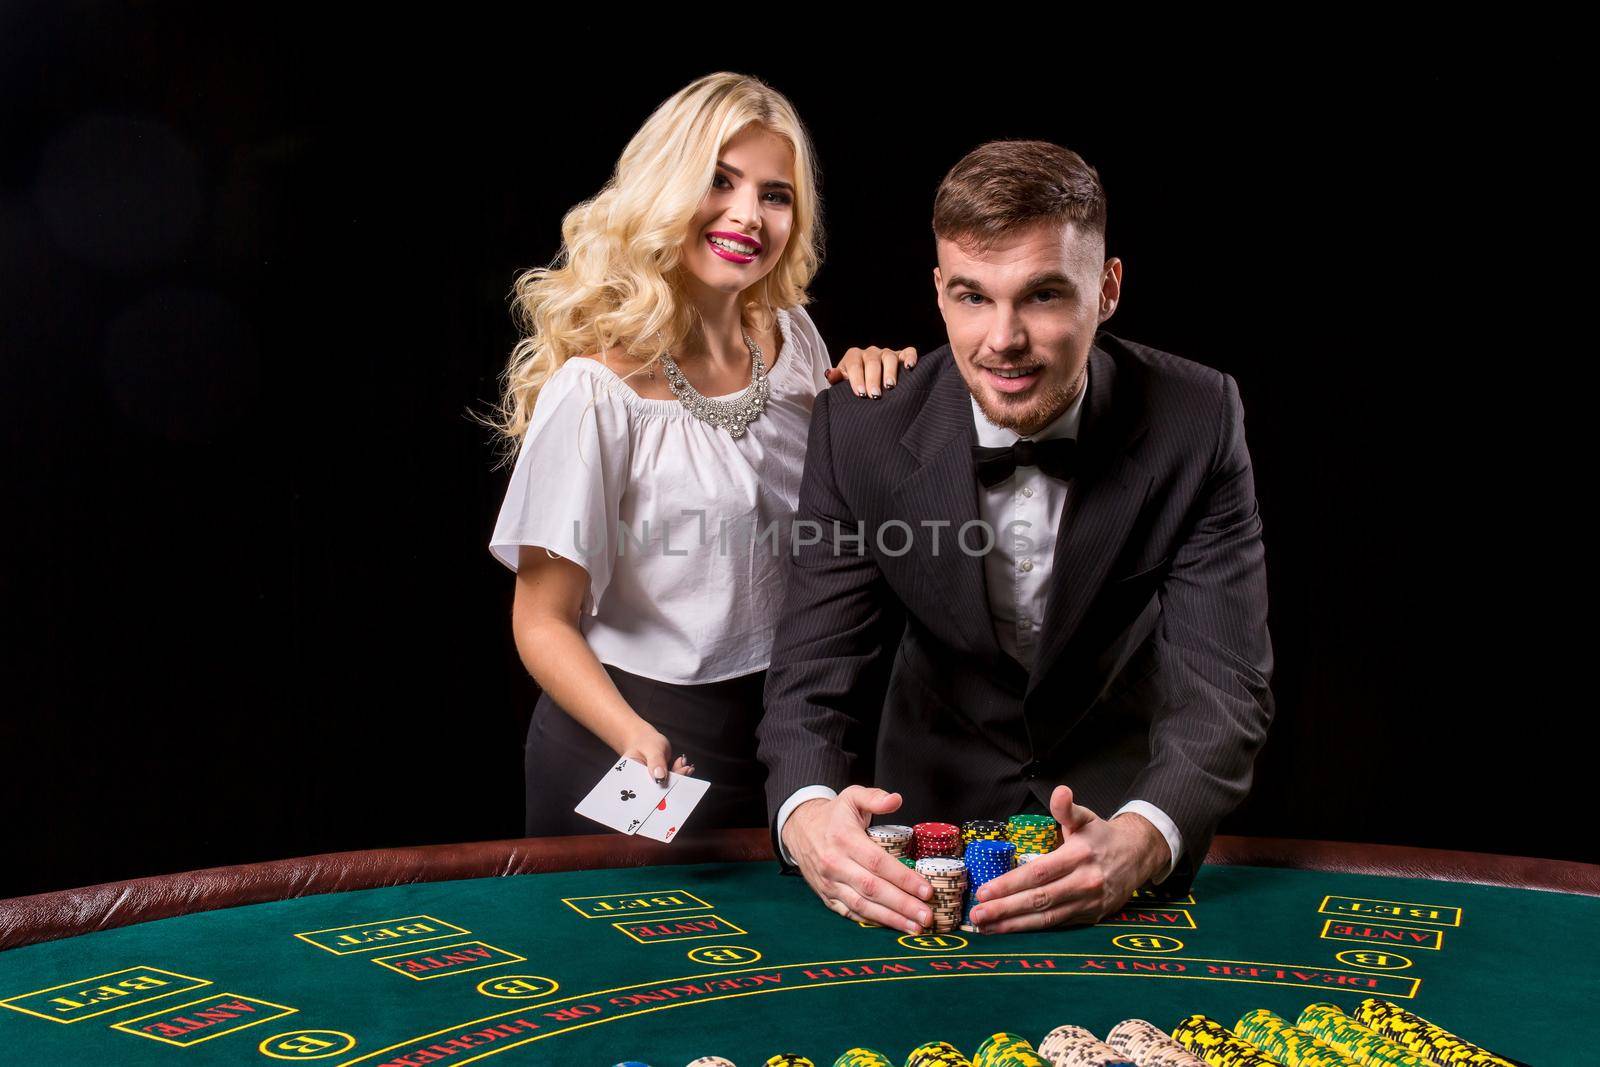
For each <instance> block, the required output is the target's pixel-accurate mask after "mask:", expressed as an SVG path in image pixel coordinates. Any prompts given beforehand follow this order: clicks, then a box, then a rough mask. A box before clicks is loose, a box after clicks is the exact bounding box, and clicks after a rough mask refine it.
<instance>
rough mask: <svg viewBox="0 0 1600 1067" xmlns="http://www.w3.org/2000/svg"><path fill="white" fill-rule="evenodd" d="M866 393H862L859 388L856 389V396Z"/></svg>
mask: <svg viewBox="0 0 1600 1067" xmlns="http://www.w3.org/2000/svg"><path fill="white" fill-rule="evenodd" d="M866 395H867V394H866V393H863V392H862V391H861V390H859V389H857V390H856V396H866Z"/></svg>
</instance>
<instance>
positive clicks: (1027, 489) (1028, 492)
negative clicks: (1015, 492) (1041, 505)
mask: <svg viewBox="0 0 1600 1067" xmlns="http://www.w3.org/2000/svg"><path fill="white" fill-rule="evenodd" d="M1022 495H1023V496H1032V495H1033V486H1031V485H1025V486H1023V487H1022Z"/></svg>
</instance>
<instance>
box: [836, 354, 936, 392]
mask: <svg viewBox="0 0 1600 1067" xmlns="http://www.w3.org/2000/svg"><path fill="white" fill-rule="evenodd" d="M916 365H917V350H916V349H915V348H899V349H896V348H877V347H873V348H852V349H849V350H848V351H846V352H845V354H844V358H843V359H841V360H840V361H839V365H838V366H837V367H833V368H832V369H830V370H829V371H828V384H829V385H833V384H834V383H836V382H842V381H844V380H845V379H846V378H849V379H850V388H852V389H853V390H855V394H856V396H870V397H873V398H874V399H876V398H877V397H879V396H882V395H883V390H885V389H893V388H894V383H895V381H896V380H897V378H898V377H899V373H900V371H901V369H905V370H910V369H911V368H912V367H915V366H916Z"/></svg>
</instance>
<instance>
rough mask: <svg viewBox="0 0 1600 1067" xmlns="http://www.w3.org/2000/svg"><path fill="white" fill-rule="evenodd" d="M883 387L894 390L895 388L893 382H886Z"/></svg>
mask: <svg viewBox="0 0 1600 1067" xmlns="http://www.w3.org/2000/svg"><path fill="white" fill-rule="evenodd" d="M883 387H884V388H885V389H893V388H894V383H893V382H884V383H883Z"/></svg>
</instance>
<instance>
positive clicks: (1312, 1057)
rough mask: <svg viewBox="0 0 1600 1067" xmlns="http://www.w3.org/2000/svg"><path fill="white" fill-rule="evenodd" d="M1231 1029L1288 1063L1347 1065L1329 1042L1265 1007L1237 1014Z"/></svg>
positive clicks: (1306, 1066) (1328, 1066) (1315, 1066)
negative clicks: (1239, 1015) (1238, 1016)
mask: <svg viewBox="0 0 1600 1067" xmlns="http://www.w3.org/2000/svg"><path fill="white" fill-rule="evenodd" d="M1233 1032H1234V1033H1236V1034H1238V1035H1239V1036H1240V1037H1242V1038H1244V1039H1245V1040H1246V1041H1248V1042H1250V1043H1251V1044H1252V1045H1255V1046H1256V1047H1257V1048H1260V1049H1261V1050H1262V1051H1263V1052H1265V1053H1267V1054H1268V1055H1270V1056H1275V1057H1277V1058H1278V1059H1280V1060H1282V1061H1283V1062H1284V1063H1287V1064H1291V1065H1292V1067H1350V1061H1349V1060H1347V1059H1345V1057H1344V1056H1343V1055H1341V1054H1340V1053H1339V1052H1338V1050H1336V1049H1335V1048H1334V1047H1333V1046H1332V1045H1329V1044H1327V1043H1326V1042H1324V1041H1323V1040H1322V1039H1321V1038H1319V1037H1314V1036H1312V1035H1311V1034H1308V1033H1306V1032H1305V1031H1303V1030H1297V1029H1295V1028H1294V1027H1293V1026H1291V1025H1290V1024H1289V1022H1288V1020H1286V1019H1283V1018H1281V1017H1280V1016H1278V1015H1276V1014H1274V1013H1273V1012H1270V1011H1268V1010H1267V1009H1266V1008H1257V1009H1256V1010H1255V1011H1252V1012H1247V1013H1246V1014H1244V1015H1243V1016H1241V1017H1240V1019H1239V1022H1238V1025H1236V1026H1235V1027H1234V1028H1233Z"/></svg>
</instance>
